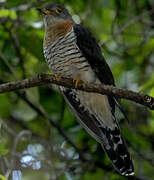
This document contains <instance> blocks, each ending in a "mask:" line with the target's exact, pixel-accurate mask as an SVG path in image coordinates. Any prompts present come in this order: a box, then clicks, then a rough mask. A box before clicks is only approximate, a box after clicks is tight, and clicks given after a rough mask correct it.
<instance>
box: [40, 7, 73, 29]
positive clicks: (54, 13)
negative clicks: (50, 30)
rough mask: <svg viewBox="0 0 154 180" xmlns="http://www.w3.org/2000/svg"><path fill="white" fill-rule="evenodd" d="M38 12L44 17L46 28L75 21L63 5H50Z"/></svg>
mask: <svg viewBox="0 0 154 180" xmlns="http://www.w3.org/2000/svg"><path fill="white" fill-rule="evenodd" d="M37 10H39V11H40V12H41V13H42V14H43V16H44V23H45V27H48V26H52V25H55V24H58V23H62V22H64V21H67V20H71V21H73V20H72V17H71V15H70V14H69V12H68V10H67V9H66V8H65V7H63V6H62V5H58V4H49V5H47V6H45V7H43V8H38V9H37Z"/></svg>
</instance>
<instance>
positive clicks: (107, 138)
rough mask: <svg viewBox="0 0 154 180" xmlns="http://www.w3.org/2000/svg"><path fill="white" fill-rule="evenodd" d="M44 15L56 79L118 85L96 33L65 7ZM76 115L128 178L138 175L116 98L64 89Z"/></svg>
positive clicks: (53, 6) (47, 54)
mask: <svg viewBox="0 0 154 180" xmlns="http://www.w3.org/2000/svg"><path fill="white" fill-rule="evenodd" d="M38 10H39V11H40V12H41V13H42V14H43V19H44V24H45V37H44V42H43V50H44V56H45V59H46V62H47V64H48V67H49V69H50V70H51V71H52V72H53V73H54V74H56V75H62V76H65V77H69V78H73V79H74V81H75V84H76V86H77V84H78V82H79V81H84V82H86V83H93V84H95V83H97V84H106V85H113V86H114V85H115V83H114V77H113V75H112V72H111V70H110V68H109V66H108V64H107V63H106V61H105V59H104V57H103V55H102V52H101V48H100V47H99V45H98V43H97V41H96V39H95V38H94V36H93V35H92V33H91V32H90V31H89V30H88V29H87V28H85V27H83V26H82V25H80V24H76V23H75V22H74V21H73V19H72V16H71V15H70V14H69V12H68V10H67V9H66V8H65V7H63V6H62V5H58V4H49V5H47V6H46V7H43V8H38ZM60 91H61V93H62V94H63V96H64V98H65V100H66V102H67V103H68V105H69V107H70V108H71V110H72V112H73V114H74V115H75V116H76V118H77V120H78V121H79V123H81V125H82V126H83V127H84V128H85V130H87V131H88V133H89V134H90V135H91V136H92V137H93V138H94V139H96V140H97V141H98V142H99V143H100V144H101V145H102V147H103V149H104V151H105V152H106V153H107V155H108V157H109V158H110V160H111V161H112V164H113V166H114V168H115V169H116V170H117V171H118V172H119V173H120V174H121V175H125V176H131V175H134V168H133V163H132V160H131V157H130V154H129V152H128V150H127V147H126V143H125V141H124V139H123V137H122V135H121V133H120V128H119V125H118V122H117V121H116V118H115V115H114V114H115V105H116V104H118V99H116V98H115V97H111V96H107V95H101V94H97V93H88V92H84V91H80V90H76V89H75V90H74V89H70V88H65V87H60Z"/></svg>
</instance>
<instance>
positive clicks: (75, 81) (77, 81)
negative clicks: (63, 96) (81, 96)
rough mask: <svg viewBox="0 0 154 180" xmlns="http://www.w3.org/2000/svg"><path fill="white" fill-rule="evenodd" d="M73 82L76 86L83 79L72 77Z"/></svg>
mask: <svg viewBox="0 0 154 180" xmlns="http://www.w3.org/2000/svg"><path fill="white" fill-rule="evenodd" d="M73 82H74V83H75V87H76V88H77V87H78V84H79V83H83V81H82V80H81V79H79V78H74V79H73Z"/></svg>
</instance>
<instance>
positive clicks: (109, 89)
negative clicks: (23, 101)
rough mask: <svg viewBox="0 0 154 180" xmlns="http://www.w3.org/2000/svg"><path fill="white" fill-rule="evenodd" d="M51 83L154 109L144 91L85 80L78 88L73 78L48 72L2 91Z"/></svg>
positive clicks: (153, 102)
mask: <svg viewBox="0 0 154 180" xmlns="http://www.w3.org/2000/svg"><path fill="white" fill-rule="evenodd" d="M50 83H52V84H57V85H60V86H65V87H67V88H72V89H78V90H82V91H86V92H91V93H99V94H106V95H110V96H115V97H118V98H125V99H128V100H131V101H134V102H136V103H139V104H142V105H144V106H147V107H149V108H150V109H151V110H154V98H153V97H151V96H149V95H146V94H144V93H137V92H134V91H130V90H127V89H122V88H117V87H114V86H109V85H101V84H86V83H84V82H79V83H78V87H77V88H76V87H75V84H74V82H73V79H70V78H66V77H61V78H57V77H56V76H54V75H48V74H41V75H38V76H37V77H34V78H29V79H24V80H20V81H14V82H9V83H4V84H1V85H0V93H6V92H11V91H16V90H19V89H25V88H31V87H37V86H44V85H49V84H50Z"/></svg>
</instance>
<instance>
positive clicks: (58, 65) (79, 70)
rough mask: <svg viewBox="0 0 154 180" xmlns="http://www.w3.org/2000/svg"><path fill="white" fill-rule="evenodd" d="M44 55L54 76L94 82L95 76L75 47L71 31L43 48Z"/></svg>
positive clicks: (74, 39)
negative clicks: (59, 75)
mask: <svg viewBox="0 0 154 180" xmlns="http://www.w3.org/2000/svg"><path fill="white" fill-rule="evenodd" d="M44 55H45V58H46V61H47V64H48V66H49V68H50V70H51V71H52V72H53V73H54V74H62V75H64V76H67V77H71V78H80V79H82V80H84V81H86V82H95V80H96V76H95V74H94V72H93V71H92V69H91V67H90V65H89V63H88V61H87V60H86V59H85V57H84V56H83V55H82V53H81V51H80V50H79V48H78V47H77V45H76V38H75V35H74V33H73V31H71V32H70V33H68V34H67V35H66V36H64V37H61V38H59V39H58V40H56V41H55V42H54V43H52V44H51V45H49V46H48V47H44Z"/></svg>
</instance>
